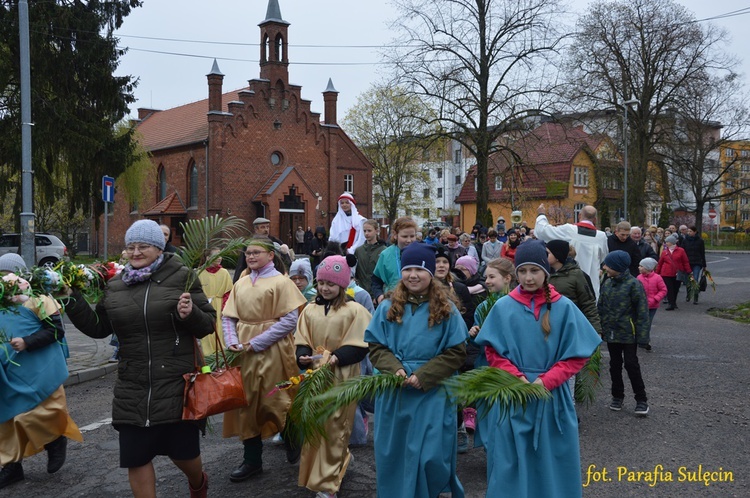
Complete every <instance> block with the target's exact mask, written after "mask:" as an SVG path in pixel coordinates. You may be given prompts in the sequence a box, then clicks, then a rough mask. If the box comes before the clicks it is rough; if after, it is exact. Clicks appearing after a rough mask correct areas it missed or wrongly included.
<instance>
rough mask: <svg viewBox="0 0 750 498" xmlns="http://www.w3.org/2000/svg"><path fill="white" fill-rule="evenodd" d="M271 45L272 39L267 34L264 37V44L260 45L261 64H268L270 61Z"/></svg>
mask: <svg viewBox="0 0 750 498" xmlns="http://www.w3.org/2000/svg"><path fill="white" fill-rule="evenodd" d="M269 45H270V39H269V38H268V35H267V34H264V35H263V43H261V45H260V61H261V62H267V61H268V48H269Z"/></svg>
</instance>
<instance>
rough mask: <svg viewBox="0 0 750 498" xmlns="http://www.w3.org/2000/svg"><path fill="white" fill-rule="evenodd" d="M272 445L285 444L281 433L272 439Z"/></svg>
mask: <svg viewBox="0 0 750 498" xmlns="http://www.w3.org/2000/svg"><path fill="white" fill-rule="evenodd" d="M271 444H284V440H283V439H282V437H281V433H280V432H277V433H276V435H275V436H274V437H272V438H271Z"/></svg>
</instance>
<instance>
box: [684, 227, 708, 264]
mask: <svg viewBox="0 0 750 498" xmlns="http://www.w3.org/2000/svg"><path fill="white" fill-rule="evenodd" d="M682 248H683V249H685V253H686V254H687V257H688V261H689V262H690V266H700V267H702V268H705V267H706V244H705V242H703V239H702V238H700V237H699V236H697V235H696V236H695V237H685V238H684V239H683V241H682Z"/></svg>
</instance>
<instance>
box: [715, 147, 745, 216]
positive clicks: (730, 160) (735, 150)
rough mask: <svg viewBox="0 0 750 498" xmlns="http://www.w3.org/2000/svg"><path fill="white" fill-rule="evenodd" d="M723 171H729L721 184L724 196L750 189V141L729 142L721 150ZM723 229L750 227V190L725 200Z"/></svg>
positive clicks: (721, 209) (721, 206)
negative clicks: (725, 227)
mask: <svg viewBox="0 0 750 498" xmlns="http://www.w3.org/2000/svg"><path fill="white" fill-rule="evenodd" d="M719 152H720V161H721V170H722V171H724V170H725V169H726V170H727V174H726V175H725V180H724V181H723V182H722V183H721V189H722V194H727V193H729V192H733V191H736V190H738V189H743V188H750V140H732V141H727V142H726V143H725V144H724V145H722V147H721V148H720V149H719ZM719 220H720V223H719V224H720V225H721V226H722V227H724V226H729V227H735V228H748V227H750V190H747V191H744V192H739V193H737V194H735V195H731V196H729V197H726V198H724V199H723V200H722V201H721V204H720V208H719Z"/></svg>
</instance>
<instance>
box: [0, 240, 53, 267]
mask: <svg viewBox="0 0 750 498" xmlns="http://www.w3.org/2000/svg"><path fill="white" fill-rule="evenodd" d="M35 243H36V264H37V265H39V266H43V265H46V264H47V263H52V264H54V263H57V262H58V261H60V260H61V259H67V258H68V248H67V247H65V244H63V242H62V240H60V239H58V238H57V237H55V236H54V235H50V234H48V233H38V234H36V236H35ZM20 245H21V235H20V234H17V233H5V234H3V235H2V236H0V256H2V255H3V254H6V253H9V252H15V253H18V246H20Z"/></svg>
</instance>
